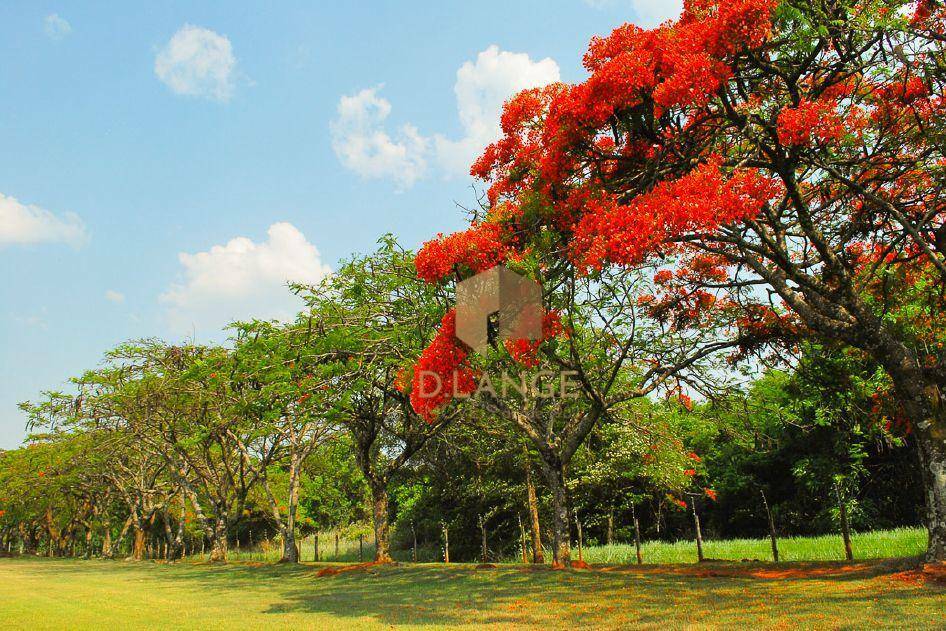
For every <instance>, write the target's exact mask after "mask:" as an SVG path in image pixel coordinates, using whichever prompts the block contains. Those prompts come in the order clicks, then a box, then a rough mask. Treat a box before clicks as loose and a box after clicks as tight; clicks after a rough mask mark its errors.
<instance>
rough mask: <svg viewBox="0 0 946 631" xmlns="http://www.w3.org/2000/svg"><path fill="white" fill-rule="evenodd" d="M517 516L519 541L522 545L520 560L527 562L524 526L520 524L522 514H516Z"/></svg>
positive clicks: (527, 552) (527, 545)
mask: <svg viewBox="0 0 946 631" xmlns="http://www.w3.org/2000/svg"><path fill="white" fill-rule="evenodd" d="M516 517H518V518H519V543H520V545H522V562H523V563H528V562H529V551H528V547H529V544H528V542H527V541H526V528H525V526H523V525H522V515H516Z"/></svg>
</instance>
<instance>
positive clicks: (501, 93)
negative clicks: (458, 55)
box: [434, 45, 560, 174]
mask: <svg viewBox="0 0 946 631" xmlns="http://www.w3.org/2000/svg"><path fill="white" fill-rule="evenodd" d="M559 80H560V72H559V68H558V64H557V63H555V61H554V60H553V59H551V58H549V57H546V58H545V59H542V60H541V61H532V59H531V58H529V55H527V54H525V53H510V52H508V51H504V50H500V49H499V47H498V46H495V45H494V46H490V47H489V48H487V49H486V50H484V51H483V52H481V53H480V54H479V55H477V57H476V62H475V63H474V62H472V61H467V62H466V63H464V64H463V65H462V66H460V69H459V70H457V82H456V84H455V85H454V87H453V91H454V93H456V96H457V110H458V111H459V114H460V124H461V125H462V126H463V132H464V135H463V137H462V138H461V139H459V140H449V139H447V138H445V137H443V136H441V135H439V134H438V135H437V136H435V138H434V142H435V145H436V150H437V158H438V160H439V162H440V164H441V166H442V167H443V168H444V169H445V170H446V172H447V173H453V174H466V173H469V171H470V165H471V164H472V163H473V161H474V160H475V159H476V158H477V157H478V156H479V154H480V153H481V152H482V151H483V149H485V148H486V146H487V145H488V144H490V143H491V142H495V141H496V140H498V139H499V138H500V137H501V136H502V130H501V129H500V127H499V118H500V116H501V115H502V110H503V103H505V102H506V101H507V100H508V99H509V97H511V96H512V95H514V94H516V93H517V92H520V91H522V90H527V89H529V88H537V87H542V86H546V85H548V84H550V83H555V82H556V81H559Z"/></svg>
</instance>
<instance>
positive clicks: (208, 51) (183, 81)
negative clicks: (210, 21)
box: [154, 24, 237, 101]
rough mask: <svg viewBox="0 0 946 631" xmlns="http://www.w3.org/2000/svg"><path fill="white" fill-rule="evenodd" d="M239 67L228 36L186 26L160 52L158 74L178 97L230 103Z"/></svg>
mask: <svg viewBox="0 0 946 631" xmlns="http://www.w3.org/2000/svg"><path fill="white" fill-rule="evenodd" d="M236 64H237V61H236V58H235V57H234V56H233V47H232V46H231V44H230V40H229V39H227V37H226V36H225V35H220V34H219V33H215V32H213V31H211V30H209V29H205V28H201V27H199V26H193V25H191V24H185V25H184V26H182V27H181V28H180V30H178V32H177V33H175V34H174V36H173V37H172V38H171V40H170V41H169V42H168V43H167V45H165V47H164V48H162V49H161V50H160V51H158V54H157V56H156V57H155V59H154V73H155V74H156V75H157V76H158V78H159V79H160V80H161V81H162V82H163V83H164V84H165V85H167V86H168V87H169V88H171V91H172V92H174V93H175V94H183V95H187V96H197V97H203V98H207V99H214V100H217V101H227V100H229V99H230V97H231V96H233V90H234V87H235V86H234V84H235V82H236Z"/></svg>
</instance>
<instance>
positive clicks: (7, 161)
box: [0, 0, 679, 448]
mask: <svg viewBox="0 0 946 631" xmlns="http://www.w3.org/2000/svg"><path fill="white" fill-rule="evenodd" d="M313 4H314V3H309V2H282V3H271V2H258V3H256V2H244V3H241V4H239V5H238V6H234V5H233V3H226V4H225V3H222V2H221V3H208V2H201V3H194V2H161V3H147V4H145V3H142V4H141V5H140V6H132V3H112V2H83V3H78V2H75V3H68V2H63V3H55V4H49V3H44V2H32V1H31V2H26V1H21V2H20V1H14V2H4V3H2V4H0V384H2V385H0V448H9V447H14V446H16V445H17V444H19V443H20V441H21V440H22V439H23V437H24V430H23V424H24V418H23V417H22V415H21V413H20V412H19V411H18V410H17V409H16V403H17V402H19V401H22V400H25V399H29V398H31V397H35V396H37V394H38V392H39V391H40V390H42V389H46V388H53V389H55V388H60V387H63V385H64V384H65V382H66V381H67V379H68V378H69V377H70V376H72V375H76V374H79V373H80V372H81V371H82V370H83V369H85V368H89V367H93V366H95V365H96V364H97V363H98V362H99V361H100V358H101V356H102V353H103V352H104V351H106V350H107V349H108V348H110V347H112V346H113V345H115V344H117V343H119V342H121V341H122V340H126V339H132V338H136V337H145V336H159V337H163V338H166V339H169V340H180V339H183V338H185V337H188V336H192V335H196V338H197V339H198V341H210V340H219V339H221V334H220V333H219V329H220V325H221V324H222V323H225V322H227V321H229V320H231V319H236V318H246V317H283V316H285V315H286V314H288V313H291V312H292V310H293V309H294V308H295V304H294V303H293V302H292V301H293V299H292V297H291V296H288V293H287V292H286V291H285V289H284V283H285V281H286V280H288V279H290V278H291V279H293V280H317V279H318V278H319V277H320V276H321V275H323V274H325V273H327V272H328V270H329V269H331V268H334V267H336V266H337V262H338V260H339V259H341V258H344V257H346V256H348V255H350V254H352V253H354V252H366V251H368V250H370V249H371V248H372V247H373V245H374V242H375V241H376V239H377V238H378V236H379V235H381V234H383V233H385V232H389V231H390V232H394V233H396V234H397V235H398V236H399V238H400V239H401V240H402V242H403V243H404V244H406V245H408V246H410V247H416V246H417V245H419V244H420V243H421V242H422V241H424V240H426V239H428V238H430V237H431V236H433V235H434V234H436V233H437V232H440V231H445V232H446V231H450V230H454V229H456V228H458V227H460V226H461V225H462V222H463V214H462V212H461V211H460V210H459V209H458V207H457V204H463V205H466V206H470V205H472V203H473V201H474V195H473V192H472V190H471V188H470V185H471V180H470V178H469V177H468V176H465V175H464V172H465V171H466V165H467V162H468V161H469V157H470V156H472V155H474V154H475V152H476V151H477V150H478V149H480V148H481V147H482V145H484V144H485V143H487V142H489V141H490V140H491V139H492V137H493V136H494V135H495V133H496V124H497V110H498V107H499V104H500V103H501V101H502V100H503V99H504V98H505V97H507V96H509V95H510V94H511V92H513V91H515V90H517V89H520V88H522V87H531V86H532V85H539V84H544V83H548V82H549V81H554V80H557V79H561V80H564V81H576V80H580V79H582V78H583V76H584V75H583V72H582V69H581V66H580V60H581V54H582V53H583V52H584V49H585V47H586V45H587V42H588V40H589V38H590V37H591V36H592V35H595V34H606V33H607V32H609V31H610V30H611V29H612V28H613V27H615V26H617V25H618V24H620V23H622V22H625V21H635V22H638V23H645V24H653V23H655V22H658V21H660V20H661V19H664V18H667V17H671V16H673V15H674V14H675V13H677V12H678V10H679V7H678V6H677V5H676V3H675V2H674V0H670V2H666V1H663V2H661V1H659V0H658V1H657V2H654V1H653V0H558V1H557V2H538V1H535V2H533V1H524V2H509V1H506V2H488V1H481V2H476V3H470V2H429V3H427V2H425V3H421V2H393V1H391V2H371V3H369V2H360V3H324V5H323V6H321V7H314V6H312V5H313Z"/></svg>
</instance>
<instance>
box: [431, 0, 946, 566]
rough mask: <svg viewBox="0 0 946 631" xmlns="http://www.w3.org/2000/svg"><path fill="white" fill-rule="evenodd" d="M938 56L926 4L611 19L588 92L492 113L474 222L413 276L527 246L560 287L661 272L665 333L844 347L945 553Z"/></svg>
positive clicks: (792, 4)
mask: <svg viewBox="0 0 946 631" xmlns="http://www.w3.org/2000/svg"><path fill="white" fill-rule="evenodd" d="M944 42H946V13H944V9H943V8H942V6H941V4H940V3H938V2H933V1H931V0H922V1H921V2H919V3H916V2H905V1H903V0H859V1H856V2H854V1H850V0H836V1H832V2H821V3H813V4H812V3H809V2H806V1H801V0H784V1H782V2H778V1H777V0H732V1H729V2H722V1H720V0H688V1H687V2H685V9H684V12H683V15H682V16H681V18H680V19H679V20H677V21H674V22H668V23H665V24H663V25H661V26H659V27H657V28H655V29H651V30H644V29H641V28H638V27H636V26H634V25H631V24H627V25H624V26H621V27H619V28H617V29H615V30H614V32H612V33H611V34H610V35H609V36H607V37H600V38H594V39H593V40H592V42H591V44H590V46H589V49H588V52H587V54H586V55H585V57H584V65H585V68H586V69H587V71H588V78H587V79H586V80H585V81H583V82H581V83H578V84H575V85H565V84H555V85H552V86H549V87H546V88H539V89H533V90H528V91H525V92H522V93H520V94H519V95H517V96H516V97H514V98H513V99H512V100H510V101H509V102H508V103H507V105H506V107H505V110H504V114H503V117H502V128H503V134H504V135H503V137H502V139H501V140H499V141H498V142H496V143H495V144H493V145H491V146H490V147H489V148H488V149H487V150H486V151H485V152H484V154H483V155H482V157H481V158H480V159H479V160H478V161H477V162H476V163H475V164H474V166H473V170H472V172H473V174H474V175H476V176H478V177H480V178H482V179H483V180H485V181H486V182H487V183H488V184H489V189H488V199H489V210H488V211H487V212H486V214H485V215H484V216H483V217H480V218H478V220H477V221H476V222H474V223H473V225H472V226H471V227H470V229H469V230H467V231H465V232H463V233H460V234H457V235H452V236H449V237H444V238H440V239H438V240H436V241H434V242H432V243H431V244H428V245H427V246H426V247H425V249H424V251H422V252H421V254H420V255H419V256H418V259H417V267H418V271H419V273H420V275H421V276H422V277H424V278H426V279H428V280H431V281H437V280H442V279H444V278H447V277H448V276H451V275H453V274H455V273H457V272H459V273H460V274H466V273H470V272H475V271H479V270H482V269H486V268H488V267H490V266H493V265H496V264H497V263H500V262H506V261H519V260H525V261H528V260H531V259H532V258H534V257H536V253H541V256H542V257H551V259H552V262H550V263H549V267H548V277H549V278H548V280H551V282H552V286H558V285H556V283H557V282H558V280H557V279H558V278H562V277H566V278H567V277H568V276H569V274H572V273H574V274H576V275H577V276H579V277H581V276H585V277H589V278H592V279H594V278H597V277H598V275H600V274H602V273H604V272H606V271H608V270H614V269H617V270H625V269H636V268H639V267H640V266H641V265H646V264H648V263H651V264H659V263H663V269H662V271H661V273H659V274H658V275H657V276H656V278H655V282H656V283H657V284H658V285H659V286H660V290H659V291H658V292H656V293H655V295H654V296H653V298H649V299H648V300H649V302H648V304H649V307H650V315H651V316H652V317H655V318H659V319H661V320H662V321H665V322H670V323H672V325H673V326H674V327H675V328H676V329H677V330H684V329H686V328H690V330H693V331H696V330H698V329H701V328H702V327H704V323H703V320H704V318H707V317H712V318H715V319H719V320H720V321H722V322H725V323H727V329H726V330H725V331H719V332H718V333H717V334H718V335H725V336H726V338H727V339H729V340H731V341H736V340H739V342H740V344H741V345H742V346H743V350H744V351H750V350H755V349H756V348H758V347H761V346H763V345H767V344H771V343H776V342H788V343H791V342H793V341H794V340H797V339H798V338H800V337H802V336H806V337H813V338H817V339H820V340H823V341H826V342H828V343H832V344H841V345H846V346H849V347H852V348H855V349H859V350H860V351H861V352H863V353H864V354H865V355H866V356H869V357H871V358H873V359H874V360H876V361H877V362H879V363H880V364H881V365H882V366H883V367H884V368H885V370H886V372H887V374H888V375H889V378H890V381H891V387H892V392H893V393H894V394H895V398H896V403H897V406H898V408H899V410H900V413H901V414H902V416H903V418H904V419H906V420H907V421H908V422H909V423H910V425H911V427H912V429H913V432H912V434H911V436H912V437H913V441H914V443H915V444H916V446H917V448H918V452H919V454H920V459H921V462H922V470H923V477H924V480H925V484H926V496H927V502H926V503H927V522H928V527H929V532H930V543H929V550H928V558H929V559H930V560H934V559H939V560H942V559H946V443H944V438H946V430H944V424H946V409H944V404H942V403H941V400H942V399H943V394H944V390H946V367H944V364H943V360H944V358H946V357H944V353H943V349H942V344H943V343H944V341H946V340H944V339H943V338H944V337H946V328H944V327H943V321H944V309H943V307H944V295H943V292H942V291H941V290H942V283H943V281H944V280H946V260H944V254H946V227H944V221H943V219H944V210H946V208H944V204H946V198H944V195H943V185H944V182H946V155H944V147H946V143H944V139H946V138H944V131H946V130H944V124H943V116H942V114H943V108H944V101H943V98H942V96H941V95H942V93H943V83H944V80H946V66H944V64H943V58H944V50H943V48H944ZM708 314H715V315H712V316H710V315H708ZM703 330H705V329H703Z"/></svg>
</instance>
